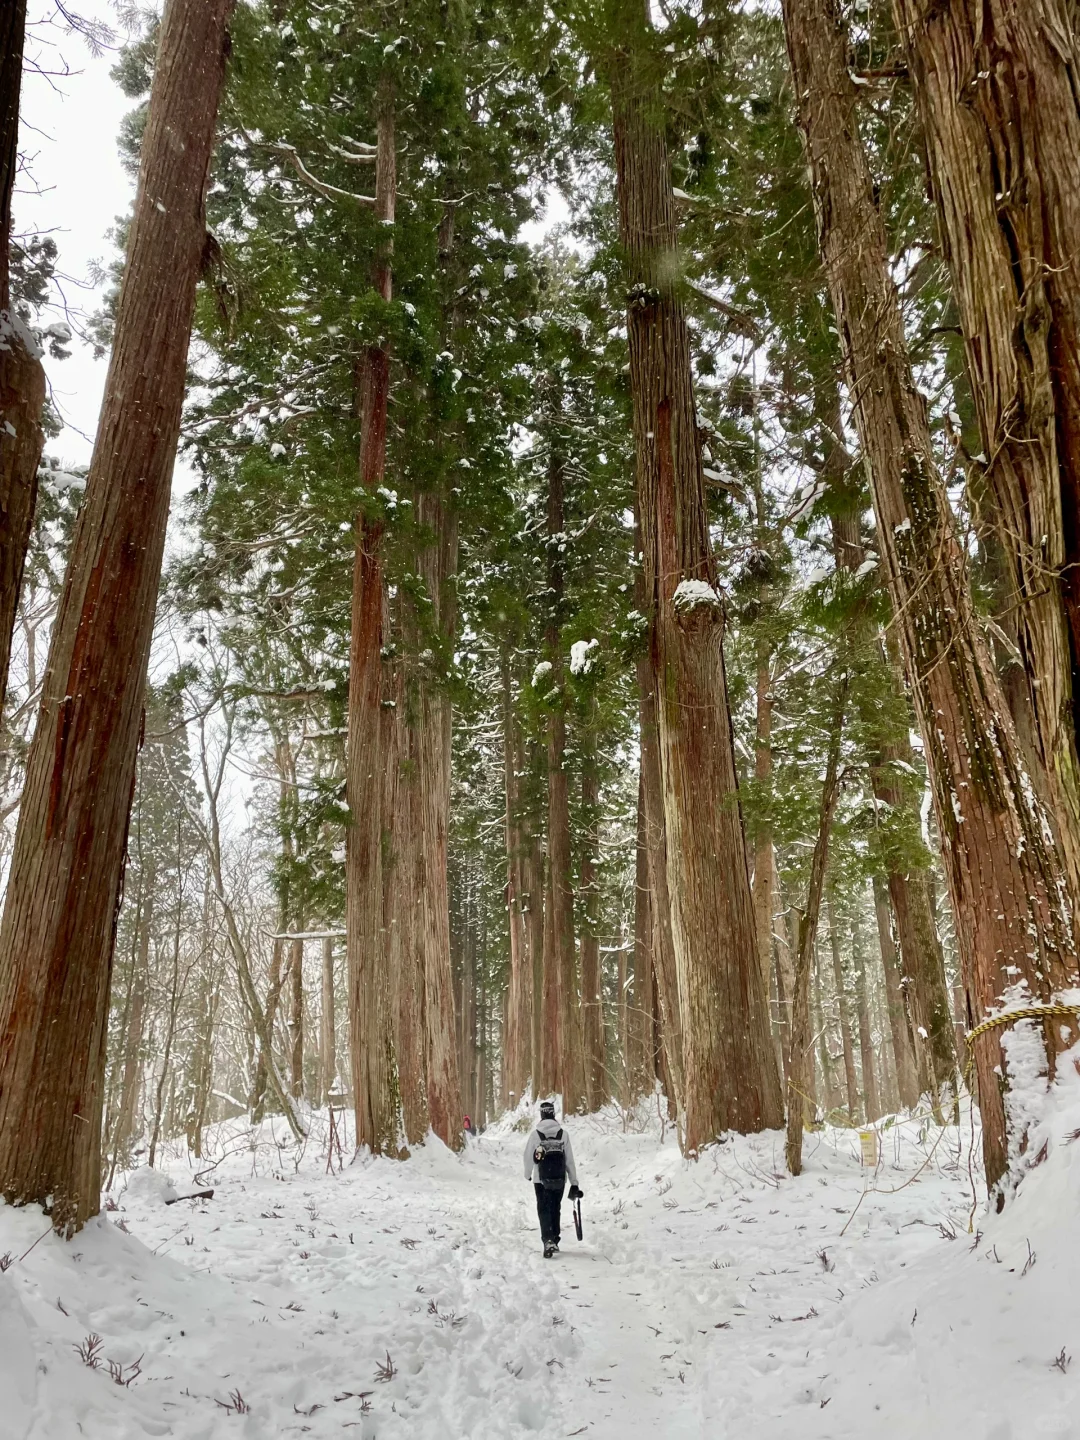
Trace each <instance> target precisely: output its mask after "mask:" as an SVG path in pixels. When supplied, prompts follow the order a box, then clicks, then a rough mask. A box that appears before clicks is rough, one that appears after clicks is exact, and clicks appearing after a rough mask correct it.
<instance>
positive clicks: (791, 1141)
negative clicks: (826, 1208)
mask: <svg viewBox="0 0 1080 1440" xmlns="http://www.w3.org/2000/svg"><path fill="white" fill-rule="evenodd" d="M846 697H847V680H846V678H845V680H844V681H843V683H842V686H841V690H840V698H839V701H838V704H837V707H836V717H835V723H834V725H833V729H832V733H831V735H830V736H829V754H828V759H827V761H826V765H825V779H824V781H823V783H822V786H821V807H820V811H819V816H818V833H817V839H816V840H815V841H814V854H813V857H812V859H811V861H810V883H809V885H808V887H807V894H806V908H805V909H804V910H803V911H802V913H801V914H800V915H799V927H798V942H797V946H796V952H795V992H794V995H793V997H792V1003H791V1058H790V1060H789V1062H788V1078H787V1137H786V1141H785V1144H784V1158H785V1160H786V1161H787V1167H788V1169H789V1170H790V1171H791V1173H792V1175H799V1174H801V1173H802V1144H803V1130H804V1129H805V1127H806V1121H807V1119H808V1118H810V1117H811V1116H812V1106H811V1104H810V1103H808V1102H810V1099H811V1095H812V1077H813V1070H814V1052H813V1035H812V1032H811V1029H810V984H811V972H812V970H813V965H814V941H815V938H816V936H817V928H818V918H819V916H820V914H821V897H822V895H823V893H824V890H825V872H826V870H827V869H828V865H829V837H830V834H831V832H832V818H833V812H834V811H835V809H836V801H837V798H838V796H839V794H840V783H841V780H840V747H841V743H842V740H843V731H844V704H845V700H846ZM808 1111H809V1112H810V1115H809V1116H808Z"/></svg>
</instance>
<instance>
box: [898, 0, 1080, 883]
mask: <svg viewBox="0 0 1080 1440" xmlns="http://www.w3.org/2000/svg"><path fill="white" fill-rule="evenodd" d="M894 10H895V13H896V20H897V24H898V27H899V29H900V32H901V35H902V36H903V38H904V41H905V43H906V48H907V54H908V61H909V65H910V69H911V73H912V77H913V79H914V83H915V94H916V99H917V102H918V106H919V111H920V115H921V118H922V122H923V130H924V133H925V136H926V144H927V150H928V154H929V161H930V174H931V180H932V188H933V191H934V195H935V198H936V200H937V207H938V213H939V216H940V220H941V238H942V243H943V248H944V251H945V255H946V258H947V260H948V262H949V265H950V268H951V271H952V278H953V287H954V291H955V295H956V301H957V308H958V310H959V314H960V322H961V326H962V328H963V332H964V339H965V344H966V349H967V357H968V365H969V368H970V373H971V381H972V384H971V390H972V397H973V399H974V402H975V409H976V412H977V414H978V418H979V426H980V429H981V431H982V440H983V450H984V452H985V455H986V456H987V457H988V459H987V461H986V463H985V466H984V468H983V471H982V474H981V476H980V480H979V489H980V492H981V493H982V494H984V495H985V496H986V497H987V500H988V502H989V510H990V512H991V513H989V514H988V515H987V516H986V517H985V518H986V520H987V521H988V522H989V523H990V524H991V525H992V526H993V527H994V528H995V530H996V532H997V535H998V538H999V540H1000V546H1001V553H1002V554H1003V556H1004V557H1005V559H1006V562H1007V567H1008V579H1009V582H1010V589H1011V594H1009V595H1008V596H1007V605H1008V609H1009V612H1010V615H1009V618H1010V621H1011V622H1012V625H1011V627H1010V628H1012V629H1013V633H1014V635H1015V639H1016V643H1017V646H1018V648H1019V651H1020V655H1021V658H1022V661H1023V674H1024V676H1025V677H1026V681H1027V691H1028V701H1029V704H1030V707H1031V713H1032V715H1033V717H1034V725H1033V727H1032V737H1033V741H1034V747H1035V749H1036V751H1037V755H1038V761H1039V765H1040V768H1041V769H1042V770H1043V771H1044V773H1045V777H1046V780H1047V782H1048V786H1047V793H1048V794H1049V798H1050V804H1051V808H1052V811H1053V817H1052V818H1053V819H1054V822H1055V829H1056V832H1057V835H1058V839H1059V842H1060V845H1061V849H1062V852H1063V855H1064V856H1065V860H1066V867H1067V870H1068V873H1069V878H1070V882H1071V887H1072V903H1073V908H1074V911H1075V910H1076V907H1077V905H1078V903H1080V766H1078V763H1077V750H1076V728H1075V726H1076V705H1075V696H1074V689H1075V682H1076V676H1077V663H1078V659H1080V572H1078V570H1077V565H1078V562H1080V265H1078V263H1077V256H1076V244H1077V235H1078V234H1080V169H1078V166H1077V156H1078V155H1080V38H1078V34H1077V21H1076V15H1075V10H1074V7H1073V6H1072V5H1071V4H1070V3H1069V0H952V3H950V4H948V5H940V4H936V3H933V4H932V3H928V0H894ZM1070 632H1071V641H1072V645H1071V652H1070Z"/></svg>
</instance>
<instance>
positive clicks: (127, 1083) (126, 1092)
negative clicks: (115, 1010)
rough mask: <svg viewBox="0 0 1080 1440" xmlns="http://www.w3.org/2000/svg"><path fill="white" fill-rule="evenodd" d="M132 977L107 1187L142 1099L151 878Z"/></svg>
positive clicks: (121, 1164) (124, 1160) (124, 1158)
mask: <svg viewBox="0 0 1080 1440" xmlns="http://www.w3.org/2000/svg"><path fill="white" fill-rule="evenodd" d="M140 900H141V904H140V907H139V918H138V927H137V931H136V937H137V938H136V945H135V955H134V958H133V961H132V964H133V967H134V974H133V976H132V980H131V1004H130V1006H129V1009H128V1017H127V1026H126V1033H125V1036H124V1069H123V1077H122V1079H121V1081H120V1103H119V1105H118V1106H117V1111H116V1120H115V1122H114V1124H113V1127H112V1134H111V1135H110V1136H109V1142H108V1143H109V1173H108V1176H107V1178H106V1181H105V1184H106V1187H108V1186H109V1185H111V1184H112V1182H113V1176H114V1175H115V1173H116V1171H117V1170H125V1169H127V1167H128V1165H129V1164H130V1161H131V1142H132V1140H133V1138H134V1135H135V1112H136V1110H137V1109H138V1108H139V1102H140V1100H141V1098H142V1058H143V1054H142V1047H143V1032H144V1029H145V1024H146V993H147V989H148V986H149V982H150V934H151V929H152V925H153V915H154V893H153V878H152V877H151V879H150V883H148V884H147V885H146V886H145V888H144V893H143V894H142V895H141V896H140Z"/></svg>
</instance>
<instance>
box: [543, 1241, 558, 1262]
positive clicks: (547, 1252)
mask: <svg viewBox="0 0 1080 1440" xmlns="http://www.w3.org/2000/svg"><path fill="white" fill-rule="evenodd" d="M555 1248H556V1247H555V1246H554V1245H552V1243H551V1241H550V1240H549V1241H547V1243H546V1244H545V1245H544V1259H545V1260H550V1259H551V1257H552V1256H553V1255H554V1254H555Z"/></svg>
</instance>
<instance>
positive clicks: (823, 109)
mask: <svg viewBox="0 0 1080 1440" xmlns="http://www.w3.org/2000/svg"><path fill="white" fill-rule="evenodd" d="M784 16H785V21H786V26H787V37H788V49H789V54H790V57H791V63H792V69H793V72H794V79H795V93H796V95H797V96H798V105H799V121H800V126H801V128H802V130H803V136H804V140H805V143H806V150H807V158H808V162H809V166H810V172H811V181H812V188H813V192H814V202H815V209H816V213H817V219H818V227H819V236H820V243H821V250H822V255H823V258H824V263H825V272H826V276H827V278H828V282H829V288H830V291H831V294H832V300H833V307H834V309H835V311H836V317H837V329H838V332H839V335H840V339H841V345H842V348H843V353H844V359H845V364H846V366H847V371H848V381H849V388H850V392H851V395H852V400H853V403H854V408H855V419H856V423H857V425H858V429H859V434H860V438H861V440H862V447H863V454H864V458H865V462H866V464H867V468H868V471H869V476H870V485H871V491H872V495H873V500H874V509H875V514H876V517H877V531H878V542H879V545H880V548H881V556H882V563H883V567H884V570H885V574H886V576H887V578H888V582H889V590H890V595H891V598H892V602H893V613H894V615H895V617H896V620H895V624H896V627H897V630H898V632H899V639H900V645H901V649H902V652H903V658H904V667H905V670H906V672H907V676H908V681H909V684H910V687H911V692H912V695H913V698H914V701H915V705H916V711H917V714H918V718H919V723H920V727H921V729H922V734H923V741H924V746H925V753H926V760H927V767H928V770H929V774H930V779H931V784H932V787H933V792H934V806H935V813H936V816H937V824H938V831H939V834H940V836H941V841H942V851H943V856H944V860H945V866H946V871H947V874H948V877H949V886H950V893H951V896H952V901H953V908H954V912H955V915H956V931H957V939H958V944H959V947H960V953H961V960H962V964H963V968H964V974H965V977H966V980H967V988H968V993H969V995H970V996H971V997H972V1004H973V1009H974V1012H975V1018H976V1020H981V1019H983V1018H985V1016H986V1014H987V1013H988V1011H989V1010H990V1009H991V1008H993V1007H994V1006H996V1005H998V1004H1000V1003H1001V1001H1002V1000H1003V998H1004V997H1005V995H1006V992H1007V991H1008V990H1009V988H1010V987H1012V986H1014V985H1016V984H1017V983H1018V982H1026V985H1027V987H1028V990H1029V991H1030V993H1031V994H1032V995H1033V996H1035V997H1036V998H1040V999H1044V998H1048V997H1049V996H1050V995H1051V994H1052V993H1053V992H1054V991H1055V990H1057V989H1060V988H1062V987H1063V986H1064V985H1066V984H1069V983H1071V982H1072V981H1073V980H1074V979H1075V970H1076V959H1075V952H1074V949H1073V929H1072V914H1071V911H1070V908H1069V905H1068V902H1067V894H1068V885H1067V880H1066V875H1065V873H1064V871H1063V868H1062V865H1061V862H1060V859H1059V857H1058V855H1057V853H1056V852H1055V850H1054V849H1053V847H1052V846H1050V845H1049V844H1048V843H1047V840H1046V834H1045V830H1046V827H1045V818H1044V816H1043V815H1042V814H1041V813H1040V812H1039V809H1038V806H1037V803H1036V800H1035V798H1034V793H1033V788H1032V786H1031V784H1030V781H1029V778H1028V776H1027V774H1026V772H1025V770H1024V767H1023V763H1022V759H1021V755H1020V750H1019V746H1018V743H1017V740H1016V734H1015V730H1014V727H1013V725H1012V721H1011V719H1010V717H1009V713H1008V707H1007V705H1006V703H1005V698H1004V695H1003V693H1002V690H1001V686H1000V684H999V682H998V679H997V675H996V673H995V671H994V668H993V665H992V663H991V660H990V657H989V655H988V653H987V649H986V644H985V641H984V639H983V636H982V633H981V630H980V628H979V625H978V622H977V620H976V617H975V614H974V611H973V607H972V601H971V593H970V589H969V586H968V579H967V573H966V566H965V557H964V552H963V549H962V547H961V545H960V543H959V540H958V537H957V533H956V525H955V521H954V518H953V515H952V512H951V510H950V508H949V504H948V498H947V496H946V494H945V489H944V486H943V484H942V482H941V477H940V475H939V473H938V470H937V466H936V462H935V459H934V453H933V447H932V444H931V439H930V431H929V425H928V422H927V415H926V404H925V401H924V400H923V397H922V396H921V395H920V394H919V393H918V391H917V390H916V388H915V386H914V382H913V380H912V375H911V368H910V363H909V361H908V357H907V351H906V345H905V338H904V331H903V323H902V318H901V312H900V305H899V300H898V297H897V293H896V288H895V285H894V282H893V279H892V274H891V271H890V267H889V257H888V247H887V243H886V236H885V231H884V226H883V222H882V219H881V216H880V214H879V212H878V209H877V207H876V204H875V201H874V188H873V180H872V177H871V174H870V170H869V166H868V163H867V159H866V154H865V151H864V149H863V146H862V143H861V140H860V137H859V129H858V116H857V104H856V87H855V84H854V81H853V80H852V78H851V75H850V73H849V71H848V63H847V38H846V35H845V31H844V27H843V23H842V18H841V14H840V8H839V5H838V3H837V0H798V3H796V0H785V4H784ZM1047 1028H1048V1030H1049V1029H1050V1028H1051V1027H1047ZM1048 1041H1049V1043H1050V1045H1051V1048H1052V1049H1053V1050H1056V1049H1058V1048H1059V1047H1060V1045H1061V1043H1062V1041H1061V1040H1060V1037H1059V1035H1058V1033H1057V1031H1056V1030H1054V1032H1053V1034H1050V1035H1048ZM976 1066H977V1071H978V1076H979V1096H980V1104H981V1107H982V1118H983V1150H984V1157H985V1161H986V1173H987V1180H988V1183H989V1184H990V1185H991V1187H993V1186H994V1185H995V1184H996V1183H997V1181H998V1180H999V1179H1000V1178H1001V1177H1002V1175H1003V1174H1004V1172H1005V1169H1006V1165H1007V1156H1008V1147H1007V1140H1006V1134H1005V1110H1004V1103H1003V1098H1002V1091H1001V1085H1002V1083H1003V1082H1004V1083H1007V1071H1006V1067H1005V1057H1004V1052H1003V1051H1002V1048H1001V1043H1000V1032H999V1031H996V1030H995V1031H990V1032H988V1033H987V1034H986V1035H985V1036H984V1037H983V1038H981V1039H980V1041H979V1042H978V1044H977V1047H976Z"/></svg>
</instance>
